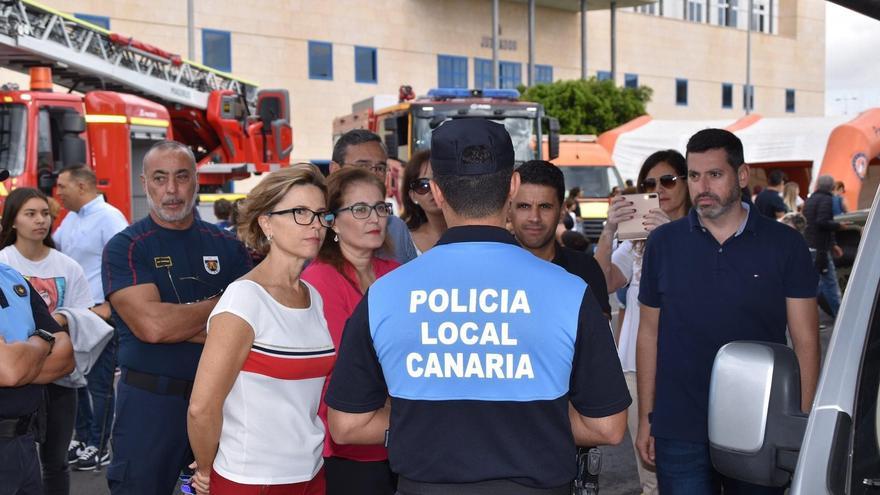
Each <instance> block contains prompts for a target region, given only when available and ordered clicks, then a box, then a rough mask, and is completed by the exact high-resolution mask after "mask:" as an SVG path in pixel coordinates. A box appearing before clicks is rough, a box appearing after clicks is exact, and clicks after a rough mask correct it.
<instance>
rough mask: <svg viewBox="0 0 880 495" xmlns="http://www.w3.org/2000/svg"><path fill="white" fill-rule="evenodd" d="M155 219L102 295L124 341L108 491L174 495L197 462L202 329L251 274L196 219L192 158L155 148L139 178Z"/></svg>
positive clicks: (132, 241) (176, 149)
mask: <svg viewBox="0 0 880 495" xmlns="http://www.w3.org/2000/svg"><path fill="white" fill-rule="evenodd" d="M141 181H142V183H143V186H144V190H145V191H146V193H147V202H148V204H149V207H150V214H149V215H148V216H147V217H146V218H144V219H142V220H140V221H138V222H135V223H134V224H132V225H131V226H130V227H128V228H126V229H125V230H123V231H122V232H120V233H119V234H116V235H115V236H114V237H113V238H112V239H111V240H110V242H109V243H108V244H107V248H106V249H105V251H104V260H103V268H102V276H103V281H104V293H105V294H106V296H107V299H108V300H109V301H110V304H111V305H112V307H113V320H114V323H115V326H116V328H117V329H118V331H119V367H120V368H121V369H122V376H121V377H120V381H119V385H118V393H117V397H116V421H115V423H114V425H113V433H112V436H111V442H112V445H113V461H112V462H111V464H110V467H109V468H108V469H107V479H108V484H109V485H110V491H111V492H112V493H113V494H114V495H118V494H125V495H131V494H144V495H148V494H149V495H154V494H168V493H171V492H172V491H173V490H174V486H175V484H176V482H177V478H178V475H179V474H180V471H181V469H182V468H185V467H186V466H187V464H189V463H190V462H192V452H191V451H190V448H189V441H188V439H187V434H186V412H187V407H188V405H189V396H190V392H191V391H192V382H193V379H194V378H195V373H196V368H197V366H198V364H199V357H200V356H201V354H202V347H203V344H204V341H205V335H206V334H205V324H206V323H207V320H208V315H209V314H210V313H211V310H212V309H213V308H214V305H215V304H216V303H217V300H218V298H219V296H220V294H221V293H222V292H223V290H224V289H226V286H227V285H229V283H230V282H232V281H234V280H235V279H237V278H239V277H241V276H242V275H244V274H245V273H247V272H248V270H250V268H251V261H250V257H249V256H248V254H247V251H246V250H245V248H244V246H243V245H242V244H241V243H240V242H238V241H237V240H236V239H235V238H233V237H232V236H231V235H230V234H229V233H227V232H225V231H223V230H221V229H220V228H218V227H217V226H215V225H213V224H210V223H207V222H203V221H201V220H199V219H197V218H195V217H194V216H193V206H194V205H195V200H196V195H197V194H198V174H197V173H196V162H195V158H194V157H193V154H192V151H191V150H190V149H189V148H188V147H187V146H185V145H183V144H180V143H177V142H174V141H162V142H160V143H156V144H155V145H153V147H152V148H150V150H149V151H148V152H147V154H146V155H145V156H144V173H143V175H142V176H141Z"/></svg>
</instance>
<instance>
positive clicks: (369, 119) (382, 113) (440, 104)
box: [333, 86, 559, 196]
mask: <svg viewBox="0 0 880 495" xmlns="http://www.w3.org/2000/svg"><path fill="white" fill-rule="evenodd" d="M519 96H520V95H519V91H517V90H515V89H460V88H435V89H431V90H430V91H428V94H427V95H426V96H421V97H418V98H416V96H415V93H414V92H413V90H412V88H411V87H410V86H401V88H400V91H399V93H398V95H397V97H394V96H393V95H380V96H374V97H372V98H368V99H366V100H362V101H359V102H356V103H354V104H353V105H352V109H351V110H352V112H351V113H350V114H348V115H345V116H342V117H337V118H336V119H334V121H333V141H334V142H335V141H336V140H337V139H338V138H339V136H341V135H342V134H344V133H345V132H347V131H349V130H351V129H368V130H370V131H373V132H375V133H376V134H378V135H379V136H381V137H382V139H383V141H384V142H385V147H386V148H387V149H388V156H389V157H391V158H396V159H397V160H399V161H401V162H406V161H407V160H409V157H410V156H412V155H413V153H415V152H417V151H419V150H424V149H428V148H430V147H431V132H432V131H433V130H434V129H436V128H437V127H439V126H440V124H442V123H444V122H446V121H448V120H452V119H467V118H479V119H491V120H494V121H495V122H499V123H501V124H504V127H505V128H507V131H508V132H509V133H510V137H511V139H512V141H513V148H514V152H515V157H516V165H517V166H519V165H521V164H522V163H524V162H526V161H528V160H536V159H546V160H549V159H552V158H555V157H556V156H558V155H559V121H558V120H557V119H555V118H553V117H548V116H545V115H544V108H543V107H542V106H541V105H540V104H539V103H533V102H528V101H520V100H519ZM545 126H546V129H547V135H548V143H549V145H548V146H547V148H548V153H547V154H548V155H549V156H542V151H543V150H542V148H543V147H542V146H538V145H537V143H541V142H542V137H543V133H544V129H543V128H544V127H545ZM389 171H390V173H389V174H388V176H389V184H388V186H389V195H394V196H397V194H396V193H397V189H398V188H397V185H398V183H399V180H400V177H402V170H400V167H399V166H397V165H396V164H395V163H394V162H392V163H391V164H390V167H389Z"/></svg>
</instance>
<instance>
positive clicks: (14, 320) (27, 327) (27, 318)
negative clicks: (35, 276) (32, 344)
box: [0, 263, 36, 343]
mask: <svg viewBox="0 0 880 495" xmlns="http://www.w3.org/2000/svg"><path fill="white" fill-rule="evenodd" d="M0 290H2V291H3V298H5V299H6V305H3V307H2V308H0V335H2V336H3V338H4V339H6V342H9V343H12V342H21V341H24V340H27V338H28V337H30V336H31V335H33V334H34V330H35V329H36V325H35V323H34V313H33V310H32V309H31V294H30V287H29V286H28V283H27V281H26V280H25V279H24V277H23V276H22V275H21V274H20V273H18V272H17V271H15V270H14V269H13V268H12V267H10V266H8V265H4V264H2V263H0Z"/></svg>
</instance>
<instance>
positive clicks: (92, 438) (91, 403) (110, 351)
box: [76, 333, 118, 448]
mask: <svg viewBox="0 0 880 495" xmlns="http://www.w3.org/2000/svg"><path fill="white" fill-rule="evenodd" d="M117 346H118V343H117V341H116V335H115V333H114V336H113V338H111V339H110V341H109V342H107V346H106V347H104V350H103V351H102V352H101V355H100V356H98V360H97V361H96V362H95V365H94V366H93V367H92V369H91V371H89V374H88V375H86V380H88V382H89V383H88V385H86V386H85V387H83V388H80V389H78V392H77V394H78V396H77V398H78V407H77V411H76V439H77V440H79V441H80V442H83V443H85V444H86V445H93V446H95V447H98V448H100V447H102V446H103V447H104V448H106V447H107V438H108V437H109V436H110V429H111V427H112V426H113V411H114V407H113V406H114V404H113V373H114V372H115V371H116V349H117ZM102 420H103V423H102ZM102 433H103V437H102V435H101V434H102Z"/></svg>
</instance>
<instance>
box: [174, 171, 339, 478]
mask: <svg viewBox="0 0 880 495" xmlns="http://www.w3.org/2000/svg"><path fill="white" fill-rule="evenodd" d="M240 213H241V215H240V218H239V235H240V237H241V238H242V240H244V241H245V243H246V244H248V245H249V246H250V247H251V248H253V249H255V250H257V251H258V252H260V253H262V254H265V255H266V257H265V259H264V260H263V261H262V262H261V263H260V264H259V265H257V266H256V267H254V269H253V270H251V271H250V272H249V273H248V274H247V275H245V276H244V277H242V278H240V279H239V280H236V281H235V282H233V283H231V284H230V285H229V287H227V289H226V291H225V292H224V293H223V296H222V297H221V298H220V300H219V301H218V302H217V306H216V307H215V308H214V311H213V312H212V313H211V316H210V317H209V318H208V338H207V341H206V342H205V349H204V351H203V353H202V357H201V360H200V361H199V369H198V372H197V373H196V379H195V383H194V385H193V392H192V398H191V400H190V405H189V418H188V431H189V440H190V445H191V446H192V449H193V453H194V454H195V458H196V472H195V474H194V475H193V478H192V484H193V486H194V487H195V488H196V491H197V493H199V494H200V495H202V494H205V493H207V492H208V490H210V493H211V494H212V495H230V494H236V495H256V494H263V493H271V494H275V495H323V494H324V473H323V470H322V464H323V459H322V458H321V449H322V446H323V444H324V435H325V431H324V425H323V424H322V423H321V420H320V419H319V418H318V405H319V403H320V401H321V391H322V389H323V388H324V380H325V378H326V377H327V375H328V374H329V373H330V370H331V369H332V367H333V362H334V361H335V351H334V345H333V341H332V340H331V338H330V334H329V332H328V331H327V323H326V321H325V320H324V312H323V306H322V302H321V296H320V295H319V294H318V292H317V291H316V290H315V288H314V287H312V286H311V285H309V284H308V283H306V282H303V281H302V280H301V279H300V272H301V271H302V269H303V266H304V265H305V263H306V260H309V259H312V258H314V257H315V256H317V254H318V249H319V248H320V246H321V243H322V242H323V240H324V236H325V233H326V230H327V228H328V227H329V226H330V225H331V224H332V222H333V215H332V214H331V213H329V212H328V210H327V204H326V188H325V186H324V181H323V177H322V176H321V172H319V171H318V169H317V168H315V167H313V166H311V165H294V166H292V167H290V168H286V169H282V170H280V171H277V172H273V173H271V174H269V175H268V176H267V177H266V178H265V179H263V180H262V182H260V183H259V184H258V185H257V186H256V187H255V188H254V189H253V190H252V191H251V192H250V194H249V195H248V197H247V201H246V202H245V206H244V208H243V211H242V212H240Z"/></svg>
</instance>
